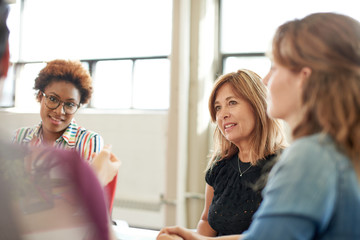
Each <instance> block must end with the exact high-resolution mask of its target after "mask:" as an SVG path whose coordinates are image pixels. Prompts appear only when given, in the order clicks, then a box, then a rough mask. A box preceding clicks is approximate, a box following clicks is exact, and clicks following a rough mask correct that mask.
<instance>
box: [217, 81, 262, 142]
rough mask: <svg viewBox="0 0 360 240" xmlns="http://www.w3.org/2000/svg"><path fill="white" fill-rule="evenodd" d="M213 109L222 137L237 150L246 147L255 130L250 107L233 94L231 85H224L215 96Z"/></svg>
mask: <svg viewBox="0 0 360 240" xmlns="http://www.w3.org/2000/svg"><path fill="white" fill-rule="evenodd" d="M214 108H215V112H216V124H217V126H218V128H219V129H220V131H221V133H222V134H223V136H224V137H225V138H226V139H227V140H229V141H230V142H232V143H234V144H235V145H236V146H237V147H239V148H241V146H246V144H248V142H249V140H250V138H251V137H252V133H253V132H254V129H255V115H254V112H253V109H252V107H251V105H250V104H249V103H248V102H247V101H246V100H245V99H243V98H241V97H239V96H237V95H236V94H235V92H234V91H233V88H232V86H231V84H229V83H225V84H224V85H223V86H221V87H220V88H219V90H218V92H217V94H216V97H215V102H214Z"/></svg>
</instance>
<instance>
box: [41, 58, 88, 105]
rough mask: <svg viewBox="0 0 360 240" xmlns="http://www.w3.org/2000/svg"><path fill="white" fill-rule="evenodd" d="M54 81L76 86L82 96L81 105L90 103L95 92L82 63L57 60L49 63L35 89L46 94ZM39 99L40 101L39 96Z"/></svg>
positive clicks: (42, 71)
mask: <svg viewBox="0 0 360 240" xmlns="http://www.w3.org/2000/svg"><path fill="white" fill-rule="evenodd" d="M54 81H65V82H69V83H72V84H74V85H75V87H76V88H77V89H78V90H79V92H80V95H81V98H80V104H84V103H88V102H89V100H90V98H91V94H92V92H93V88H92V79H91V76H90V74H89V72H88V71H87V70H86V69H85V68H84V67H83V66H82V64H81V62H80V61H73V60H62V59H56V60H53V61H50V62H48V63H47V64H46V66H45V67H44V68H43V69H42V70H41V71H40V72H39V74H38V76H37V78H36V79H35V85H34V89H35V90H39V91H42V92H44V91H45V88H46V87H47V86H48V85H49V84H50V83H52V82H54ZM37 99H38V100H40V99H39V95H38V96H37Z"/></svg>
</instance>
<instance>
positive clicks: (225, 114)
mask: <svg viewBox="0 0 360 240" xmlns="http://www.w3.org/2000/svg"><path fill="white" fill-rule="evenodd" d="M229 116H230V111H229V109H228V108H227V107H223V108H221V109H220V110H219V111H218V117H219V118H220V119H226V118H228V117H229Z"/></svg>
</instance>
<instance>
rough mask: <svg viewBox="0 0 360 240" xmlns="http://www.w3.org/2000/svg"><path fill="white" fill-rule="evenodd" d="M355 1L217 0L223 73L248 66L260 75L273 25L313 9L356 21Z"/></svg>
mask: <svg viewBox="0 0 360 240" xmlns="http://www.w3.org/2000/svg"><path fill="white" fill-rule="evenodd" d="M357 2H358V1H357V0H343V1H338V0H318V1H311V0H303V1H288V0H272V1H266V0H252V1H240V0H221V9H220V19H221V23H220V53H221V55H222V59H223V61H222V64H223V68H222V69H223V73H227V72H232V71H236V70H238V69H240V68H248V69H250V70H253V71H255V72H257V73H258V74H259V75H260V76H261V77H264V76H265V75H266V74H267V72H268V70H269V69H270V65H271V63H270V61H269V60H268V59H267V58H266V57H265V52H266V51H268V50H269V46H270V44H271V39H272V37H273V35H274V33H275V30H276V28H277V27H278V26H279V25H280V24H282V23H284V22H285V21H288V20H292V19H294V18H302V17H304V16H306V15H308V14H310V13H313V12H337V13H343V14H347V15H349V16H351V17H353V18H355V19H358V20H360V14H359V12H358V10H357V9H358V7H357Z"/></svg>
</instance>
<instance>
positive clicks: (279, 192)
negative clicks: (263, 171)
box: [242, 134, 360, 240]
mask: <svg viewBox="0 0 360 240" xmlns="http://www.w3.org/2000/svg"><path fill="white" fill-rule="evenodd" d="M263 197H264V200H263V202H262V203H261V205H260V207H259V209H258V211H257V212H256V213H255V215H254V219H253V222H252V224H251V226H250V228H249V230H248V231H246V232H244V235H243V238H242V239H257V240H259V239H274V240H279V239H281V240H286V239H331V240H333V239H334V240H335V239H337V240H338V239H341V240H350V239H351V240H353V239H360V227H359V223H360V187H359V183H358V179H357V176H356V173H355V171H354V169H353V166H352V163H351V161H350V159H349V158H348V157H347V156H345V155H344V154H343V153H342V152H340V151H339V150H338V149H337V147H336V145H335V143H334V142H333V141H332V139H331V138H330V137H329V136H326V135H323V134H315V135H312V136H308V137H303V138H301V139H298V140H296V141H294V143H293V144H292V145H291V146H290V147H289V148H288V149H286V150H285V151H284V152H283V154H282V156H281V157H280V159H279V162H277V163H276V165H275V166H274V168H273V169H272V171H271V173H270V175H269V181H268V183H267V185H266V187H265V189H264V191H263Z"/></svg>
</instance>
